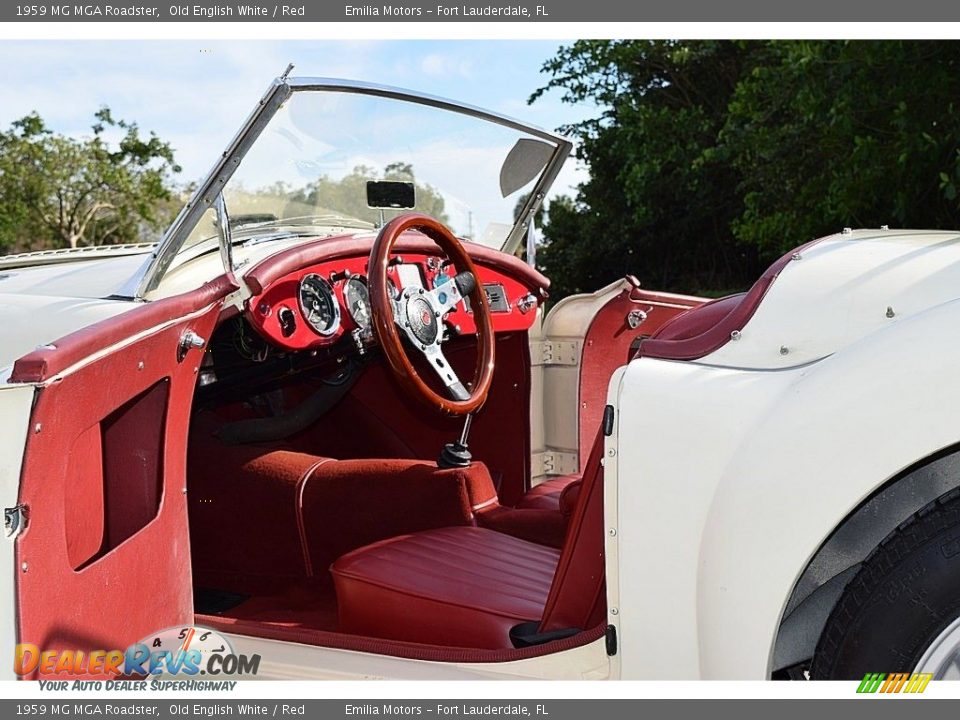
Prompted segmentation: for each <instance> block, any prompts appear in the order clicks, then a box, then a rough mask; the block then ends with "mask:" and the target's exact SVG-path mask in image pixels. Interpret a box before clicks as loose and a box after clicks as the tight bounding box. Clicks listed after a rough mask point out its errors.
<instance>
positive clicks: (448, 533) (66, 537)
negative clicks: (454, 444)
mask: <svg viewBox="0 0 960 720" xmlns="http://www.w3.org/2000/svg"><path fill="white" fill-rule="evenodd" d="M370 245H371V239H370V238H362V237H361V238H358V237H349V238H333V239H330V238H327V239H323V240H316V241H306V242H304V243H302V244H300V245H298V246H296V247H295V248H293V249H290V250H287V251H284V252H280V253H277V254H275V255H273V256H271V258H270V259H269V260H266V261H263V262H262V263H260V264H259V265H256V266H254V267H253V268H251V269H250V270H249V271H248V272H247V274H246V275H245V279H246V282H247V283H248V285H249V286H250V288H251V289H252V290H253V292H254V296H253V297H252V298H251V299H250V300H249V301H248V302H247V304H246V305H245V308H244V312H243V313H242V314H240V315H237V314H236V313H235V312H230V311H225V310H223V308H222V307H221V302H222V300H223V298H224V297H225V296H227V295H228V294H229V293H230V292H232V291H233V290H235V289H236V286H235V285H233V284H231V283H230V282H229V281H227V280H226V278H221V279H220V280H218V281H215V282H213V283H210V284H208V285H206V286H204V287H202V288H200V289H198V290H197V291H195V292H194V293H188V294H187V295H185V296H178V297H176V298H170V299H168V300H162V301H158V302H155V303H146V304H142V305H138V306H135V307H133V308H132V309H131V310H130V311H128V312H127V313H124V314H122V315H120V316H118V317H116V318H114V319H112V320H108V321H105V322H103V323H99V324H97V325H94V326H92V327H91V328H87V329H86V330H84V331H81V332H80V333H77V334H75V335H76V337H74V336H70V337H68V338H64V339H62V340H61V341H58V342H57V343H56V344H55V346H51V347H50V348H44V349H41V350H38V351H36V352H34V353H31V354H30V355H28V356H26V357H25V358H22V359H21V360H20V361H18V363H17V364H16V366H15V368H14V378H13V380H14V381H16V380H20V381H30V382H44V381H49V380H51V379H55V380H56V382H52V383H50V384H47V385H45V386H43V387H42V389H40V390H39V391H38V393H39V394H38V400H37V403H36V407H35V409H34V414H33V417H32V419H31V427H33V426H34V423H36V426H37V427H39V428H41V430H38V431H37V432H36V433H35V434H32V435H31V436H30V438H29V441H28V446H27V455H26V458H25V468H24V480H23V485H22V487H23V490H22V499H24V500H25V501H27V502H29V503H30V506H31V507H33V508H50V511H49V512H48V513H47V514H44V513H35V514H34V515H33V516H32V517H31V523H30V528H29V531H28V532H26V533H24V534H23V535H22V536H21V537H20V538H18V541H17V558H18V563H23V566H24V567H26V568H28V569H29V570H24V572H23V573H22V575H21V577H20V582H19V583H18V595H19V602H20V607H21V608H23V609H24V610H23V612H22V614H21V616H20V617H19V620H18V622H19V626H20V627H19V629H20V635H21V637H24V638H32V639H36V641H37V642H38V643H41V644H45V645H46V646H48V647H51V646H52V647H56V646H57V645H58V644H59V645H62V646H69V647H71V648H76V647H80V648H83V647H90V648H94V647H96V648H102V647H125V646H126V645H128V644H130V643H131V642H134V641H136V640H139V639H141V638H143V637H145V636H147V634H148V633H151V632H154V631H156V630H157V629H158V627H157V626H158V623H159V624H160V625H161V626H172V625H176V624H178V623H186V622H190V621H192V620H193V617H192V616H193V615H195V620H196V622H198V623H200V624H203V625H207V626H211V627H216V628H221V629H223V630H227V631H231V632H241V633H244V634H249V635H255V636H260V637H268V638H277V639H284V640H293V641H296V642H305V643H310V644H317V645H324V646H329V647H343V648H351V649H355V650H361V651H365V652H377V653H384V654H393V655H399V656H403V657H415V658H421V659H432V660H451V661H452V660H456V661H463V662H472V661H476V662H500V661H504V660H509V659H519V658H521V657H530V656H532V655H537V654H543V653H549V652H557V651H560V650H563V649H567V648H570V647H575V646H577V645H579V644H583V643H587V642H592V641H594V640H596V639H598V638H600V637H601V636H602V635H603V632H604V628H605V617H606V598H605V592H604V564H603V543H604V533H603V485H602V482H603V474H602V466H601V462H600V460H601V454H602V447H603V442H602V441H603V436H602V433H598V432H597V428H598V427H600V425H601V420H602V417H603V408H604V406H605V404H606V387H607V384H608V382H609V379H610V375H611V374H612V372H613V371H614V369H616V368H617V367H618V366H620V365H622V364H623V363H624V362H626V361H627V359H628V358H629V357H630V355H631V354H632V353H633V352H634V351H635V350H636V347H637V344H638V342H639V341H640V339H641V338H644V337H647V336H648V335H650V334H653V333H655V332H656V331H657V329H659V328H660V327H661V326H665V327H666V328H669V327H670V323H669V322H668V321H669V320H670V319H671V318H673V317H675V316H677V315H678V314H681V313H683V312H685V311H686V310H688V309H689V308H691V307H694V306H695V305H697V304H698V302H699V301H697V300H696V299H694V298H684V297H681V296H667V295H659V294H656V293H645V292H643V291H641V290H639V288H638V287H637V286H636V283H634V284H633V286H632V287H631V288H630V289H627V290H624V291H623V292H622V293H620V294H618V295H617V296H616V297H614V298H612V299H611V300H610V301H608V303H607V304H606V305H605V306H604V307H603V308H601V310H600V311H599V312H598V313H597V314H596V316H595V318H594V320H593V323H592V324H591V326H590V328H589V330H588V332H587V335H586V338H585V340H584V346H583V363H582V367H581V375H580V388H579V390H580V400H581V415H580V438H581V448H580V449H581V464H580V471H579V472H578V473H575V474H572V475H569V476H564V477H556V478H552V479H550V480H549V481H547V482H545V483H543V484H541V485H538V486H537V487H534V488H532V489H531V488H530V487H529V486H530V453H531V448H530V428H529V417H530V397H531V386H530V383H531V372H530V362H531V361H530V353H529V338H528V330H529V329H530V327H531V326H532V324H533V322H534V321H535V319H536V315H537V313H536V307H537V305H538V304H540V303H542V301H543V299H544V298H545V296H546V288H547V285H548V281H547V280H546V278H544V277H543V276H542V275H540V274H539V273H537V272H536V271H535V270H532V269H531V268H529V267H528V266H527V265H525V264H524V263H522V262H521V261H520V260H518V259H517V258H514V257H513V256H510V255H506V254H503V253H499V252H496V251H492V250H488V249H485V248H482V247H480V246H476V245H468V246H467V247H468V249H469V252H470V254H471V256H472V259H473V261H474V262H475V263H476V265H477V272H478V275H479V280H480V282H481V283H482V284H483V285H484V286H486V288H487V290H488V292H487V297H488V301H489V304H490V306H491V318H492V321H493V326H494V331H495V371H494V375H493V382H492V384H491V387H490V391H489V394H488V396H487V399H486V402H485V404H484V406H483V408H482V409H481V410H480V411H479V412H478V413H476V414H475V416H474V417H473V422H472V429H471V432H470V436H469V448H470V451H471V453H472V454H473V458H474V460H473V461H472V462H471V463H470V464H469V465H468V466H466V467H452V468H442V467H438V464H437V461H436V458H437V456H438V452H439V450H440V449H441V448H442V447H443V445H444V443H447V442H450V441H451V440H453V439H456V438H457V437H458V435H459V433H460V430H461V428H462V420H458V419H455V418H451V417H447V416H444V415H441V414H439V413H437V412H436V411H434V410H433V409H431V408H429V407H427V406H425V405H421V404H420V403H416V402H413V401H411V400H410V399H408V397H407V395H405V394H404V393H403V392H401V390H400V389H399V388H398V387H397V383H396V382H395V381H394V379H393V377H392V376H391V375H390V373H389V371H388V369H387V367H386V366H385V363H384V362H383V359H382V357H381V356H380V354H379V352H378V349H377V347H376V344H375V343H371V341H370V338H369V336H368V335H363V332H362V331H363V330H364V328H363V327H361V323H359V322H358V321H357V320H356V319H355V318H353V317H352V316H351V313H350V312H349V310H348V308H347V306H346V299H345V297H344V294H343V286H344V283H345V281H346V280H347V279H348V278H350V277H356V276H363V275H365V273H366V270H367V266H366V262H367V253H369V250H370ZM395 254H397V255H398V256H399V257H401V258H402V263H401V262H399V261H398V262H397V263H396V265H391V272H392V273H394V275H395V278H396V282H397V283H398V285H399V284H401V283H403V282H411V278H416V280H415V282H418V283H421V284H422V287H425V288H431V287H435V286H437V284H438V283H440V282H441V281H443V279H444V278H443V277H442V276H447V277H450V272H451V270H450V268H448V267H447V266H446V265H445V264H444V262H443V258H442V257H441V256H440V255H439V251H438V250H437V248H436V247H435V246H434V245H433V243H432V242H430V241H428V240H426V239H425V238H423V237H421V236H419V235H418V234H417V233H407V234H405V235H404V236H403V237H401V238H400V240H399V241H398V244H397V246H396V248H395ZM402 266H406V269H405V270H403V271H401V270H400V268H401V267H402ZM309 274H316V275H320V276H321V277H323V278H324V279H325V280H327V281H328V282H329V285H330V287H331V288H332V290H333V293H334V297H335V299H336V302H338V303H340V304H341V305H342V306H343V307H342V310H341V316H342V323H341V325H340V327H338V328H337V329H336V331H335V332H331V333H329V334H327V335H323V336H321V335H320V334H318V333H315V332H313V331H311V330H310V327H309V326H308V322H307V320H306V318H305V316H304V315H303V313H304V311H303V308H302V307H301V306H300V305H299V303H298V297H297V293H298V288H299V283H300V280H301V279H302V278H303V277H304V276H306V275H309ZM521 301H522V302H521ZM707 307H709V306H707ZM282 308H287V309H288V310H289V311H290V313H292V314H293V317H294V322H293V323H292V324H291V323H290V321H289V315H288V316H287V320H286V321H285V322H284V323H281V322H280V310H281V309H282ZM634 311H639V315H637V317H640V316H642V320H641V322H640V323H637V324H635V325H631V323H630V320H631V318H632V317H633V316H631V313H632V312H634ZM704 311H706V308H704V310H701V311H699V312H704ZM693 314H694V313H690V315H693ZM187 330H190V331H194V332H196V333H197V334H199V335H201V336H202V337H203V338H206V339H208V340H209V342H208V343H207V347H206V350H205V351H200V350H196V349H194V350H190V351H188V352H187V353H186V354H185V355H184V353H181V352H179V351H178V348H180V347H181V346H182V338H183V334H184V333H185V332H186V331H187ZM446 330H447V333H448V338H447V340H446V342H445V344H444V351H443V352H444V355H445V357H446V358H447V359H448V361H449V363H450V365H451V366H452V367H453V368H454V370H455V371H456V372H457V373H458V375H459V376H460V377H461V378H467V377H470V368H471V367H472V364H473V363H474V357H475V352H476V347H475V345H476V343H475V341H474V336H473V334H474V332H475V324H474V322H473V318H472V311H471V309H470V308H465V307H458V308H456V309H455V310H454V311H453V312H452V313H451V314H450V316H448V317H447V318H446ZM146 331H150V332H146ZM355 331H360V332H355ZM664 332H666V331H665V330H664ZM138 333H139V335H138V337H140V339H138V340H137V341H136V342H131V343H127V344H122V343H121V344H120V345H117V347H116V349H115V350H114V351H111V352H110V353H107V354H105V355H103V356H100V357H98V358H97V359H96V360H95V361H92V362H88V363H87V364H83V362H81V361H83V360H84V358H86V357H88V356H89V355H90V354H91V353H92V352H94V351H95V350H96V349H99V348H104V347H108V346H111V345H115V344H117V343H118V342H119V341H121V340H123V339H125V338H128V337H130V336H132V335H135V334H138ZM361 336H362V337H361ZM59 373H65V375H64V376H63V377H62V378H60V377H57V376H58V374H59ZM425 377H428V375H426V374H425ZM68 396H69V401H67V400H66V398H67V397H68ZM78 398H80V399H81V400H82V402H78V401H77V399H78ZM185 445H186V447H185ZM133 449H137V450H138V452H139V453H140V455H136V453H133ZM134 455H136V457H135V456H134ZM121 478H122V479H123V480H122V482H121ZM185 490H186V494H184V491H185ZM188 517H189V525H188V523H187V518H188ZM50 578H57V582H58V583H60V585H59V587H63V588H66V591H65V592H67V593H68V594H69V596H70V597H72V598H74V599H75V602H77V603H81V605H82V606H81V607H79V608H78V610H77V614H76V617H77V618H80V619H82V618H90V617H100V618H102V619H101V620H100V621H98V622H97V623H94V624H91V623H90V622H89V621H87V620H84V621H82V622H81V620H78V622H77V623H76V624H75V625H71V624H70V623H65V624H64V623H63V622H62V621H61V620H55V619H59V618H62V617H63V615H62V613H59V612H57V611H56V606H57V603H58V599H57V598H56V597H51V596H49V595H48V594H47V593H45V592H44V591H43V588H44V587H49V585H48V583H49V582H50ZM191 587H192V593H193V596H192V603H191ZM118 592H119V593H120V596H117V595H116V593H118ZM108 595H109V597H110V602H111V603H113V604H114V605H115V603H116V602H117V600H118V599H121V600H122V599H123V598H126V597H129V598H130V599H132V598H133V597H134V595H136V598H137V601H136V602H135V603H133V602H131V603H128V605H129V607H128V608H125V610H124V612H123V613H119V614H111V615H110V617H109V618H107V617H106V616H104V615H102V614H98V613H99V611H98V610H97V608H96V607H95V606H97V605H99V604H102V605H103V606H104V607H105V606H106V601H107V597H108Z"/></svg>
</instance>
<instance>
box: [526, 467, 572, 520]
mask: <svg viewBox="0 0 960 720" xmlns="http://www.w3.org/2000/svg"><path fill="white" fill-rule="evenodd" d="M579 480H580V476H579V475H560V476H559V477H555V478H550V479H549V480H545V481H544V482H542V483H540V484H539V485H535V486H534V487H532V488H530V489H529V490H528V491H527V492H526V494H525V495H524V496H523V497H521V498H520V500H518V501H517V504H516V505H515V506H514V507H516V508H518V509H520V510H561V511H563V512H564V514H566V515H569V514H570V513H571V512H572V510H573V506H574V505H575V504H576V498H575V497H570V496H567V497H564V495H565V494H566V493H568V491H571V487H570V486H571V485H573V484H574V483H578V482H579Z"/></svg>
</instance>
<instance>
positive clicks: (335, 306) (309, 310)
mask: <svg viewBox="0 0 960 720" xmlns="http://www.w3.org/2000/svg"><path fill="white" fill-rule="evenodd" d="M297 294H298V295H299V297H300V311H301V312H302V313H303V317H304V318H306V321H307V324H308V325H309V326H310V327H311V328H313V329H314V331H316V332H317V334H319V335H323V336H324V337H328V336H330V335H333V334H334V333H335V332H336V331H337V330H338V329H339V328H340V304H339V303H338V302H337V298H336V296H335V295H334V294H333V288H332V287H330V283H328V282H327V281H326V280H324V279H323V278H322V277H320V276H319V275H314V274H311V275H305V276H304V278H303V280H301V281H300V290H299V292H298V293H297Z"/></svg>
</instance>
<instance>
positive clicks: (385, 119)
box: [137, 77, 571, 296]
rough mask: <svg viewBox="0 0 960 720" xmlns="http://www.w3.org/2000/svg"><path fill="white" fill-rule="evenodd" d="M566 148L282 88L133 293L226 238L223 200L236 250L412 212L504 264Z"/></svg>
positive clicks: (442, 104)
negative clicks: (253, 242) (500, 254)
mask: <svg viewBox="0 0 960 720" xmlns="http://www.w3.org/2000/svg"><path fill="white" fill-rule="evenodd" d="M570 149H571V144H570V143H569V141H567V140H565V139H563V138H561V137H558V136H555V135H553V134H551V133H547V132H544V131H542V130H538V129H536V128H532V127H527V126H525V125H523V124H521V123H518V122H517V121H514V120H510V119H508V118H504V117H501V116H498V115H495V114H493V113H489V112H487V111H484V110H480V109H477V108H472V107H468V106H464V105H458V104H455V103H452V102H450V101H447V100H442V99H439V98H432V97H428V96H421V95H416V94H413V93H410V92H407V91H404V90H398V89H396V88H387V87H381V86H374V85H367V84H363V83H357V82H353V81H345V80H326V79H322V78H289V79H287V78H286V77H281V78H279V79H278V80H276V81H275V82H274V83H273V84H272V85H271V87H270V88H269V89H268V91H267V94H266V95H264V97H263V99H262V100H261V102H260V104H259V105H258V106H257V108H255V109H254V112H253V113H252V114H251V116H250V117H249V118H248V119H247V121H246V123H245V124H244V126H243V127H242V128H241V130H240V132H239V133H238V134H237V136H236V137H235V138H234V140H233V142H232V143H231V145H230V147H228V148H227V151H226V152H224V153H223V155H222V156H221V157H220V159H219V160H218V162H217V164H216V165H215V166H214V168H213V170H212V172H211V173H210V175H209V176H208V177H207V179H206V180H205V181H204V182H203V184H202V185H201V186H200V187H199V188H198V189H197V191H196V193H195V194H194V196H193V198H191V201H190V202H189V203H188V204H187V205H186V206H185V207H184V209H183V210H182V211H181V213H180V215H179V216H178V217H177V220H176V221H174V224H173V225H172V226H171V228H170V230H168V231H167V234H166V235H165V236H164V239H163V241H162V242H161V244H160V246H159V247H158V249H157V250H156V251H155V252H154V256H153V259H152V261H151V263H150V264H149V265H148V266H147V267H146V269H145V270H144V272H143V276H142V278H141V279H140V280H139V281H138V290H137V294H138V295H139V296H142V295H143V294H144V293H145V292H149V291H150V290H151V289H154V288H156V287H157V286H158V284H159V283H160V280H161V279H162V277H163V276H164V274H165V273H166V271H167V270H168V269H169V268H170V267H171V265H178V264H180V263H181V262H184V261H186V260H188V259H189V258H190V257H192V256H193V255H195V254H196V253H197V252H205V250H204V249H203V248H204V247H206V244H205V245H203V246H198V243H199V242H200V241H202V240H205V239H211V238H216V237H217V236H220V235H221V233H220V232H219V231H220V230H222V228H220V227H219V220H218V219H217V217H216V213H214V212H213V209H214V207H215V205H216V202H215V199H216V196H217V195H218V193H220V192H222V195H223V198H224V205H225V207H226V214H227V215H228V216H229V218H230V229H231V235H232V237H233V241H234V242H235V243H236V242H239V241H246V240H248V239H251V238H264V239H269V238H270V237H290V235H291V234H296V235H304V236H307V235H309V236H311V237H316V236H320V237H322V236H324V235H336V234H342V233H344V232H357V231H365V232H375V231H376V230H377V229H378V228H379V227H381V226H382V225H383V223H384V222H386V221H388V220H390V219H391V218H392V217H394V216H396V215H397V214H399V213H402V212H409V211H417V212H422V213H425V214H427V215H430V216H432V217H435V218H437V219H438V220H440V221H442V222H443V223H445V224H446V225H447V226H448V227H450V229H451V230H452V231H453V232H454V233H455V234H456V235H458V236H459V237H461V238H464V239H465V240H468V241H470V242H476V243H480V244H483V245H486V246H487V247H491V248H496V249H502V250H507V251H509V252H512V251H513V250H515V249H516V247H517V246H518V244H519V242H520V239H521V238H522V236H523V232H524V230H525V224H526V222H527V220H528V218H529V217H530V215H531V213H532V212H533V211H534V210H535V209H536V207H538V206H539V203H540V202H541V201H542V199H543V196H544V195H545V193H546V192H547V190H548V189H549V186H550V183H551V182H552V181H553V179H554V178H555V177H556V175H557V173H558V172H559V170H560V167H561V165H562V164H563V162H564V160H565V159H566V158H567V156H568V155H569V153H570ZM184 251H187V252H184ZM181 253H182V254H181ZM226 255H227V256H228V255H229V254H228V253H227V254H226Z"/></svg>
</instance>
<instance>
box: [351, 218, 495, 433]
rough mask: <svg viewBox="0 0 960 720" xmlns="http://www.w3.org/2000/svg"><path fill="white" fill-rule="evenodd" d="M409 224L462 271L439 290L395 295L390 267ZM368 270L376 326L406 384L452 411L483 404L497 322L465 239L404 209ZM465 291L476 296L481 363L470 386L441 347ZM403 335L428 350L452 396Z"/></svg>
mask: <svg viewBox="0 0 960 720" xmlns="http://www.w3.org/2000/svg"><path fill="white" fill-rule="evenodd" d="M407 230H417V231H419V232H421V233H422V234H424V235H426V236H427V237H429V238H430V239H431V240H433V241H434V242H435V243H436V244H437V245H438V246H439V247H440V249H441V250H442V251H443V252H444V253H446V255H447V257H448V258H449V259H450V261H451V262H452V263H453V266H454V268H456V270H457V275H456V277H454V278H452V279H451V280H450V281H449V282H445V283H443V284H442V285H438V286H437V287H435V288H434V289H433V290H426V289H425V288H420V287H407V288H404V289H403V290H402V291H401V292H400V295H399V297H398V298H397V299H396V300H394V299H392V297H391V289H390V284H389V282H388V278H387V268H388V267H389V264H390V254H391V251H392V249H393V246H394V244H395V243H396V242H397V239H398V238H399V237H400V236H401V235H402V234H403V233H404V232H406V231H407ZM367 272H368V274H369V284H370V308H371V314H372V315H373V330H374V332H375V333H376V336H377V339H378V340H379V341H380V346H381V347H382V348H383V353H384V355H386V357H387V363H388V364H389V366H390V369H391V370H392V371H393V374H394V376H395V377H396V378H397V381H398V382H399V383H400V386H401V387H402V388H403V389H404V390H405V391H406V392H407V393H409V394H410V395H412V396H413V397H415V398H417V399H419V400H421V401H423V402H425V403H426V404H428V405H430V406H431V407H434V408H436V409H437V410H440V411H441V412H443V413H446V414H448V415H467V414H469V413H472V412H474V411H475V410H478V409H479V408H480V407H481V406H482V405H483V403H484V401H485V400H486V399H487V393H488V392H489V391H490V382H491V380H492V379H493V361H494V360H493V348H494V337H493V323H492V321H491V318H490V306H489V305H488V304H487V296H486V293H484V291H483V287H482V286H481V285H480V283H479V282H478V281H477V271H476V268H475V267H474V265H473V261H472V260H471V259H470V255H468V254H467V251H466V250H465V249H464V247H463V245H461V244H460V241H459V240H457V238H456V237H455V236H454V234H453V233H452V232H451V231H450V230H449V229H448V228H447V227H446V226H445V225H444V224H443V223H441V222H440V221H439V220H435V219H434V218H432V217H430V216H429V215H423V214H421V213H407V214H404V215H400V216H398V217H395V218H394V219H393V220H391V221H390V222H388V223H387V224H386V225H384V226H383V228H382V229H381V230H380V234H379V235H378V236H377V239H376V241H375V242H374V243H373V247H372V248H371V249H370V263H369V267H368V270H367ZM465 297H469V298H470V305H471V308H472V309H473V317H474V320H475V321H476V325H477V345H478V351H477V364H476V367H475V368H474V371H473V381H472V382H471V383H470V387H472V390H470V391H468V390H467V388H466V387H464V385H463V383H461V382H460V379H459V378H458V377H457V374H456V372H454V370H453V368H452V367H451V366H450V363H449V362H448V361H447V359H446V358H445V357H444V355H443V351H442V350H441V348H440V345H441V343H442V342H443V318H444V316H445V315H446V314H447V313H449V312H450V311H451V310H453V309H454V308H455V307H456V306H457V304H458V303H460V302H462V301H463V299H464V298H465ZM401 333H402V336H401ZM401 337H406V339H407V340H408V344H409V345H411V346H412V347H414V348H416V349H417V350H419V351H420V352H421V353H423V356H424V357H425V358H426V360H427V364H429V365H430V367H431V368H433V371H434V372H435V373H436V374H437V376H438V377H439V378H440V380H441V381H442V382H443V384H444V386H445V387H446V390H447V393H448V394H449V396H450V397H446V396H444V395H441V394H439V393H437V392H435V391H434V390H433V389H432V388H431V387H430V386H429V385H427V383H425V382H424V380H423V378H421V377H420V375H419V373H418V372H417V370H416V369H415V368H414V366H413V364H412V363H411V362H410V358H409V357H408V356H407V351H406V349H405V348H404V346H403V342H402V340H401Z"/></svg>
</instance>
